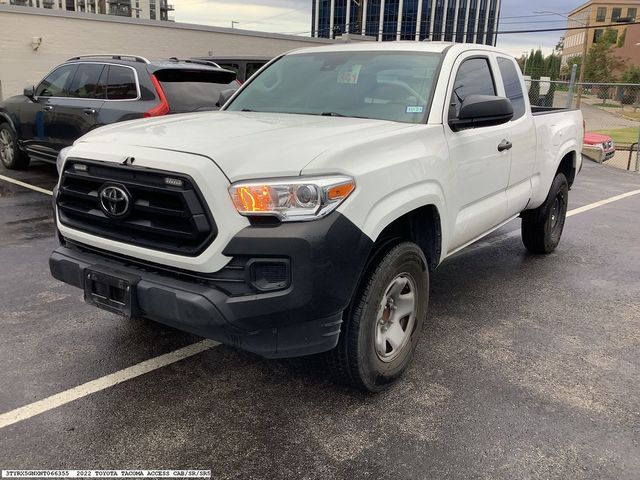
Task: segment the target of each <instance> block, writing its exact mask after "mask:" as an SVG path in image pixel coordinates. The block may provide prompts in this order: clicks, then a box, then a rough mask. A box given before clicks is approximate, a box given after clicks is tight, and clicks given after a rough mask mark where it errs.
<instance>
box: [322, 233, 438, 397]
mask: <svg viewBox="0 0 640 480" xmlns="http://www.w3.org/2000/svg"><path fill="white" fill-rule="evenodd" d="M428 302H429V271H428V268H427V262H426V259H425V257H424V254H423V253H422V250H421V249H420V247H418V246H417V245H416V244H414V243H409V242H405V243H401V244H399V245H397V246H395V247H393V248H392V249H391V250H390V251H389V252H388V253H386V254H384V255H383V256H382V257H381V258H380V260H379V261H378V262H377V263H376V264H375V265H373V266H372V267H371V268H370V270H369V273H368V274H367V276H366V277H365V279H364V280H363V284H362V286H361V288H360V290H359V292H358V293H357V294H356V295H355V297H354V299H353V302H352V307H351V308H350V310H349V311H348V312H345V319H344V320H345V321H344V323H343V328H342V332H341V334H340V340H339V342H338V346H337V347H336V348H335V349H334V350H332V351H331V352H328V353H327V360H328V366H329V368H330V370H331V371H332V373H333V374H334V376H335V377H337V379H338V380H340V381H342V382H344V383H347V384H350V385H353V386H355V387H358V388H360V389H362V390H366V391H370V392H378V391H381V390H383V389H384V388H386V387H388V386H389V385H390V384H391V383H393V382H394V381H395V380H396V379H398V377H400V376H401V375H402V373H403V372H404V371H405V369H406V368H407V366H408V365H409V362H410V361H411V358H412V356H413V351H414V349H415V347H416V344H417V343H418V338H419V336H420V332H421V330H422V325H423V323H424V319H425V317H426V313H427V305H428Z"/></svg>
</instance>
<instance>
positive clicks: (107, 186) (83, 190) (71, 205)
mask: <svg viewBox="0 0 640 480" xmlns="http://www.w3.org/2000/svg"><path fill="white" fill-rule="evenodd" d="M56 203H57V206H58V215H59V217H60V223H62V224H63V225H65V226H68V227H70V228H73V229H76V230H81V231H83V232H87V233H90V234H93V235H98V236H100V237H103V238H109V239H112V240H117V241H120V242H125V243H129V244H131V245H137V246H140V247H145V248H151V249H155V250H162V251H165V252H170V253H176V254H181V255H188V256H196V255H199V254H200V253H202V251H203V250H204V249H205V248H206V247H207V246H208V245H209V244H210V243H211V242H212V241H213V240H214V239H215V237H216V235H217V233H218V231H217V228H216V224H215V222H214V220H213V217H212V215H211V212H210V211H209V209H208V208H207V206H206V203H205V202H204V200H203V198H202V195H201V193H200V192H199V190H198V188H197V186H196V185H195V182H193V180H192V179H191V178H190V177H188V176H186V175H184V174H177V173H173V172H163V171H158V170H151V169H147V168H139V167H131V166H125V165H113V164H106V163H102V162H94V161H86V160H80V159H69V160H68V161H67V162H66V163H65V168H64V171H63V172H62V179H61V181H60V187H59V189H58V196H57V199H56Z"/></svg>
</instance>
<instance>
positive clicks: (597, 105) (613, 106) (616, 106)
mask: <svg viewBox="0 0 640 480" xmlns="http://www.w3.org/2000/svg"><path fill="white" fill-rule="evenodd" d="M593 106H594V107H600V108H622V105H620V104H619V103H595V104H594V105H593Z"/></svg>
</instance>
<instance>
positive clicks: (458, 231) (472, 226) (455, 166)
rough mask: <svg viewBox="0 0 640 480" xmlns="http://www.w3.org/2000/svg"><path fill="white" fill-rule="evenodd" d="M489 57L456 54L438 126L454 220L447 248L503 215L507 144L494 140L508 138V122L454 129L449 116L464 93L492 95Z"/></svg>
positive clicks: (463, 241) (494, 86)
mask: <svg viewBox="0 0 640 480" xmlns="http://www.w3.org/2000/svg"><path fill="white" fill-rule="evenodd" d="M494 68H495V65H494V62H493V61H492V59H491V57H490V56H489V55H488V54H486V53H484V52H467V53H465V54H462V55H461V56H460V57H458V59H457V60H456V63H455V65H454V69H453V72H454V73H453V75H454V77H453V79H454V80H453V82H450V84H449V91H448V95H449V96H448V97H447V98H450V103H449V105H448V111H447V112H445V118H444V122H443V123H444V131H445V138H446V140H447V143H448V146H449V157H450V161H451V163H452V166H451V167H452V170H451V171H452V180H453V181H452V182H451V188H452V190H451V191H450V192H449V195H448V198H449V199H450V200H449V209H450V210H452V211H450V213H451V214H452V218H455V219H456V220H455V223H454V225H453V227H452V230H453V231H452V232H451V237H450V238H451V239H452V242H451V245H450V249H449V251H450V252H451V251H453V250H455V249H458V248H460V247H462V246H464V245H465V244H467V243H469V242H471V241H473V240H475V239H476V238H477V237H479V236H481V235H482V234H483V233H486V232H487V231H489V230H491V229H492V228H493V227H496V226H498V225H499V224H500V223H502V222H503V221H505V220H506V216H507V197H506V190H507V185H508V184H509V169H510V166H511V153H510V150H504V149H503V150H502V151H499V149H498V145H500V144H503V143H506V142H509V141H510V134H511V133H510V126H509V124H508V123H507V124H503V125H493V126H483V127H476V128H469V129H465V130H460V131H454V130H452V129H451V127H450V126H449V120H452V119H455V118H457V114H458V112H459V110H460V105H461V104H462V102H463V101H464V99H465V97H466V96H468V95H494V96H495V95H497V94H498V87H497V84H496V81H495V78H497V77H496V75H494V73H493V72H494Z"/></svg>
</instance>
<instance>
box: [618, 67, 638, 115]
mask: <svg viewBox="0 0 640 480" xmlns="http://www.w3.org/2000/svg"><path fill="white" fill-rule="evenodd" d="M620 80H621V81H622V83H633V84H635V85H634V86H630V87H624V88H623V91H622V98H621V99H620V101H621V102H622V104H623V105H633V106H634V109H636V110H637V108H638V103H639V101H640V95H638V93H639V92H638V89H639V88H640V85H639V84H640V68H638V67H636V66H635V65H629V68H627V69H626V70H625V72H624V73H623V74H622V78H621V79H620Z"/></svg>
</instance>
